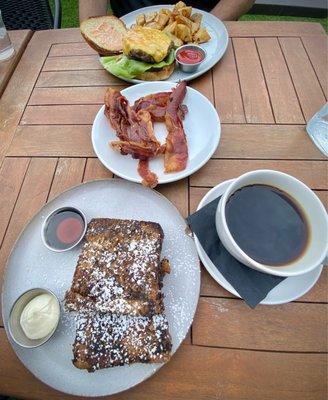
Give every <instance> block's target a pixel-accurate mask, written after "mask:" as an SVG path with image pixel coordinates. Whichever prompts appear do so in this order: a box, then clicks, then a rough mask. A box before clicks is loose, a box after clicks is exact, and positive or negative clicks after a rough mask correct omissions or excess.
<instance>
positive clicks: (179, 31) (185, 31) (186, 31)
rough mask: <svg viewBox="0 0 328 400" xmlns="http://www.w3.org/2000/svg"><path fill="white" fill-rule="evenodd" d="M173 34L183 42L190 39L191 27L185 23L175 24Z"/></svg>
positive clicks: (187, 41)
mask: <svg viewBox="0 0 328 400" xmlns="http://www.w3.org/2000/svg"><path fill="white" fill-rule="evenodd" d="M175 35H176V36H177V37H178V38H179V39H181V40H182V41H183V42H185V43H189V42H191V41H192V36H191V29H190V28H189V26H187V25H183V24H177V26H176V29H175Z"/></svg>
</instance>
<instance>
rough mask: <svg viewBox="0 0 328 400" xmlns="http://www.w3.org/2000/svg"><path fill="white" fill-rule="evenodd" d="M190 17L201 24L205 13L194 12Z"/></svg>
mask: <svg viewBox="0 0 328 400" xmlns="http://www.w3.org/2000/svg"><path fill="white" fill-rule="evenodd" d="M190 19H191V20H192V21H194V22H196V23H199V25H200V24H201V23H202V19H203V15H202V14H201V13H194V14H192V15H191V17H190Z"/></svg>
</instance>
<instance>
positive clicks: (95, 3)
mask: <svg viewBox="0 0 328 400" xmlns="http://www.w3.org/2000/svg"><path fill="white" fill-rule="evenodd" d="M106 14H107V0H79V18H80V22H81V21H83V20H85V19H87V18H89V17H98V16H101V15H106Z"/></svg>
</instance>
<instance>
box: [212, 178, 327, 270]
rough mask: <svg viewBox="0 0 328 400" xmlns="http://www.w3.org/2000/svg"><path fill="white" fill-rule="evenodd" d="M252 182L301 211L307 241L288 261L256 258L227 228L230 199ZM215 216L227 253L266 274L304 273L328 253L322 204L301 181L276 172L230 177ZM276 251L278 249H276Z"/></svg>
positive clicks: (317, 264)
mask: <svg viewBox="0 0 328 400" xmlns="http://www.w3.org/2000/svg"><path fill="white" fill-rule="evenodd" d="M254 185H265V186H266V187H267V186H269V187H271V188H273V189H277V190H279V191H281V192H283V193H286V195H288V196H290V198H291V199H293V201H295V204H298V205H299V207H300V209H302V211H303V212H304V216H305V218H306V221H307V229H308V235H307V243H306V246H305V247H304V251H302V253H301V254H300V255H299V256H298V257H297V258H295V259H294V260H293V261H291V262H289V263H286V264H282V265H272V264H271V265H270V264H269V263H264V262H259V261H258V260H255V259H254V257H251V256H250V255H249V254H247V253H246V252H245V251H244V250H245V249H244V250H243V249H242V248H241V247H240V245H239V244H237V242H236V240H235V238H234V236H233V235H232V233H231V230H230V229H229V225H228V222H227V203H228V201H229V199H231V198H232V197H231V196H233V195H234V194H235V193H237V192H238V191H240V190H241V189H243V188H245V187H250V186H254ZM215 218H216V221H215V223H216V229H217V232H218V235H219V237H220V240H221V242H222V244H223V245H224V246H225V248H226V249H227V250H228V251H229V253H230V254H232V255H233V256H234V257H235V258H236V259H237V260H239V261H240V262H241V263H243V264H244V265H246V266H248V267H250V268H253V269H255V270H258V271H261V272H264V273H267V274H271V275H277V276H296V275H302V274H305V273H307V272H310V271H311V270H313V269H315V268H316V267H318V266H319V265H321V264H322V262H323V261H324V259H325V257H326V256H327V253H328V218H327V212H326V210H325V207H324V206H323V204H322V203H321V201H320V200H319V198H318V197H317V196H316V194H315V193H314V192H313V191H312V190H311V189H310V188H309V187H308V186H306V185H305V184H304V183H303V182H301V181H299V180H298V179H296V178H294V177H293V176H290V175H288V174H285V173H282V172H279V171H273V170H257V171H252V172H248V173H246V174H244V175H241V176H240V177H239V178H237V179H235V180H233V181H232V183H231V184H230V185H229V187H228V188H227V190H226V191H225V193H224V194H223V196H222V197H221V199H220V202H219V204H218V207H217V211H216V217H215ZM241 223H242V222H241ZM275 251H277V252H279V248H277V249H275Z"/></svg>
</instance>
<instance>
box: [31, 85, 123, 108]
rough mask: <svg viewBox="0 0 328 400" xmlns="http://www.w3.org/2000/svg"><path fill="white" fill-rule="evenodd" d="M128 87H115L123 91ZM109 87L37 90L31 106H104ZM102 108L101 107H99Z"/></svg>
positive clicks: (33, 95)
mask: <svg viewBox="0 0 328 400" xmlns="http://www.w3.org/2000/svg"><path fill="white" fill-rule="evenodd" d="M125 87H126V86H124V85H119V86H115V88H116V89H118V90H122V89H124V88H125ZM106 89H107V86H83V87H61V88H58V87H54V88H35V89H34V90H33V93H32V95H31V97H30V100H29V105H37V106H38V105H50V104H54V105H59V104H68V105H72V104H99V105H101V104H103V103H104V95H105V91H106ZM99 108H100V107H99Z"/></svg>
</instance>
